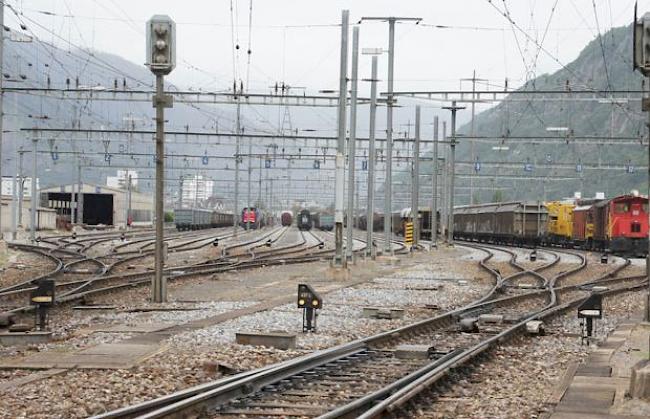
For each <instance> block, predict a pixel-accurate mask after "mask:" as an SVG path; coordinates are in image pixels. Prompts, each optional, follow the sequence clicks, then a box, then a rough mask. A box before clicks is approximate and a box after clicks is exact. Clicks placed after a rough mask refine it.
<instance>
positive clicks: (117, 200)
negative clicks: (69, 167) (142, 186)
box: [40, 183, 154, 226]
mask: <svg viewBox="0 0 650 419" xmlns="http://www.w3.org/2000/svg"><path fill="white" fill-rule="evenodd" d="M77 189H78V185H76V184H74V185H61V186H56V187H51V188H45V189H42V190H41V191H40V202H41V206H43V207H46V208H52V209H54V210H55V211H56V213H57V220H58V221H57V222H58V223H59V225H60V226H61V224H65V223H72V222H75V221H76V222H77V223H78V224H85V225H90V226H124V225H126V223H127V220H128V221H129V224H130V225H148V224H151V223H152V222H153V214H154V202H153V196H151V195H146V194H142V193H139V192H134V191H131V192H129V191H126V190H123V189H119V188H112V187H109V186H99V185H93V184H88V183H84V184H83V186H82V191H81V194H79V193H77ZM77 195H79V198H80V199H79V201H78V202H79V203H78V204H77ZM77 208H78V210H77ZM77 217H79V218H77Z"/></svg>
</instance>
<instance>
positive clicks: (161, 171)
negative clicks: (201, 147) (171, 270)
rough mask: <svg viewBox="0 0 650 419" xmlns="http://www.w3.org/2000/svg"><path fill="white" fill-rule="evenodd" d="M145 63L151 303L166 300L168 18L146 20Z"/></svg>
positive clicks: (172, 57) (171, 55) (172, 52)
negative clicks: (151, 158) (152, 137)
mask: <svg viewBox="0 0 650 419" xmlns="http://www.w3.org/2000/svg"><path fill="white" fill-rule="evenodd" d="M145 63H146V64H145V65H147V66H148V67H149V69H150V70H151V72H152V73H154V74H155V75H156V95H155V96H154V100H153V105H154V107H155V108H156V199H155V202H156V246H155V258H154V271H155V272H154V278H153V279H152V284H151V285H152V287H151V299H152V300H153V302H154V303H164V302H166V301H167V282H166V278H165V277H164V276H163V267H164V264H165V261H164V258H165V255H164V247H163V246H164V238H163V223H164V221H165V220H164V218H165V214H164V194H165V179H164V177H165V166H164V161H165V108H171V107H172V103H173V97H172V96H171V95H165V81H164V76H165V75H167V74H169V73H170V72H171V71H172V70H173V69H174V67H176V25H175V23H174V21H173V20H172V19H171V18H170V17H169V16H165V15H155V16H153V17H152V18H151V19H149V21H147V58H146V62H145ZM34 158H36V154H34ZM33 181H34V180H32V182H33ZM32 189H33V188H32ZM32 200H34V197H32Z"/></svg>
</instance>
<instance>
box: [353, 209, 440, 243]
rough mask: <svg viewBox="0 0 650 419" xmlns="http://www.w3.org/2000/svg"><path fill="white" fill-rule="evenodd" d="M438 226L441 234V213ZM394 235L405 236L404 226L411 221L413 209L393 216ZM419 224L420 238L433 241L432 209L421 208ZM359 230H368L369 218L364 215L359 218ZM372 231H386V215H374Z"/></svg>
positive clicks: (437, 217)
mask: <svg viewBox="0 0 650 419" xmlns="http://www.w3.org/2000/svg"><path fill="white" fill-rule="evenodd" d="M436 215H437V216H436V221H437V222H436V225H437V228H438V232H440V212H439V211H438V212H437V213H436ZM391 218H392V230H393V234H396V235H399V236H403V235H404V225H405V223H407V222H410V221H411V208H404V209H403V210H401V211H395V212H393V213H392V214H391ZM418 223H419V228H420V237H421V238H423V239H425V240H430V239H431V208H427V207H420V209H419V210H418ZM359 228H360V229H361V230H365V229H367V228H368V217H367V216H366V215H362V216H361V217H359ZM372 230H373V231H376V232H381V231H384V214H379V213H374V214H373V217H372Z"/></svg>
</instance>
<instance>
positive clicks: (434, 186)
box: [429, 116, 442, 250]
mask: <svg viewBox="0 0 650 419" xmlns="http://www.w3.org/2000/svg"><path fill="white" fill-rule="evenodd" d="M432 169H433V170H432V171H433V173H432V174H431V220H430V221H429V225H430V226H431V244H430V246H429V250H433V249H434V248H435V247H436V243H437V242H438V117H437V116H434V117H433V168H432ZM441 220H442V218H441Z"/></svg>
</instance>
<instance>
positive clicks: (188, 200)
mask: <svg viewBox="0 0 650 419" xmlns="http://www.w3.org/2000/svg"><path fill="white" fill-rule="evenodd" d="M213 190H214V181H212V180H209V179H206V178H205V177H204V176H202V175H198V176H196V175H191V176H186V177H184V178H183V182H182V186H181V204H182V206H183V207H184V208H189V207H194V206H201V203H203V202H205V201H207V200H208V199H209V198H210V197H211V196H212V194H213Z"/></svg>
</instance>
